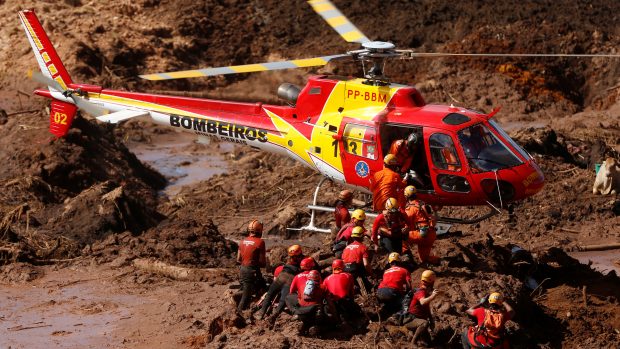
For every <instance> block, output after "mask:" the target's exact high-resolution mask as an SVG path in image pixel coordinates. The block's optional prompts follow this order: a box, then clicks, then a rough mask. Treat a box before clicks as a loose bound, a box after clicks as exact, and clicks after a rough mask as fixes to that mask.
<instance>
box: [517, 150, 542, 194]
mask: <svg viewBox="0 0 620 349" xmlns="http://www.w3.org/2000/svg"><path fill="white" fill-rule="evenodd" d="M524 175H525V176H524V179H523V180H522V181H521V184H522V185H523V189H524V190H523V197H524V198H526V197H530V196H532V195H534V194H536V193H538V192H539V191H541V190H542V188H543V187H544V186H545V175H544V174H543V172H542V170H541V169H540V167H539V166H538V164H537V163H536V162H535V161H534V160H533V159H532V160H530V161H529V163H528V164H527V168H526V173H524Z"/></svg>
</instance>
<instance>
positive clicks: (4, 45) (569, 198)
mask: <svg viewBox="0 0 620 349" xmlns="http://www.w3.org/2000/svg"><path fill="white" fill-rule="evenodd" d="M334 3H335V4H336V5H337V6H338V7H339V8H340V9H341V10H342V11H343V12H344V13H345V14H346V15H347V16H348V17H349V18H350V19H351V20H352V22H354V23H355V24H356V25H357V26H358V27H359V28H360V29H361V30H362V31H363V32H364V33H365V34H367V35H368V36H371V37H372V38H375V39H379V40H394V41H395V42H396V43H397V44H399V45H400V47H412V48H415V49H417V50H419V51H426V52H481V53H485V52H502V53H504V52H516V53H530V52H554V53H559V52H571V53H583V52H589V53H603V52H610V53H614V52H617V50H618V49H617V48H618V47H619V44H620V32H618V28H619V26H618V18H617V13H619V10H620V3H616V2H608V1H602V0H600V1H592V2H588V3H587V4H586V3H581V2H577V3H576V2H569V1H555V2H553V1H549V2H544V3H541V2H539V1H525V2H523V1H504V2H501V3H494V2H482V3H479V2H475V3H473V2H456V3H455V2H450V1H443V0H425V1H421V2H397V3H390V4H386V3H385V2H380V1H378V0H371V1H365V2H355V1H347V0H341V1H334ZM22 8H35V9H36V10H37V14H38V16H39V17H40V19H41V20H42V21H43V22H44V26H45V28H46V30H47V31H48V34H49V35H50V37H51V39H52V41H53V42H54V43H55V44H56V48H57V50H58V53H59V55H60V56H61V57H62V58H63V61H64V63H65V65H66V66H67V68H68V70H69V72H70V73H71V75H72V77H73V78H74V80H76V81H80V82H85V83H92V84H101V85H105V86H106V87H110V88H119V89H129V90H140V91H152V90H178V91H192V92H195V93H201V94H205V95H206V96H211V97H216V98H223V99H234V100H251V101H256V100H261V101H264V102H269V103H280V101H278V100H277V99H276V98H275V91H276V88H277V86H278V85H279V84H280V83H282V82H285V81H286V82H293V83H296V84H300V85H302V84H303V83H304V79H305V77H306V74H305V73H306V72H304V71H302V70H299V71H291V72H271V73H269V72H267V73H257V74H238V75H235V76H223V77H217V78H212V79H189V80H177V81H170V82H157V83H153V82H145V81H142V80H140V79H139V78H137V75H138V74H140V73H145V72H157V71H169V70H182V69H192V68H198V67H207V66H223V65H228V64H248V63H256V62H262V61H267V60H279V59H293V58H306V57H312V56H321V55H327V54H335V53H339V52H345V51H347V50H351V49H355V48H356V47H355V45H349V44H347V43H345V42H344V41H343V40H341V38H339V37H338V35H337V34H336V33H335V32H334V31H333V30H332V29H331V28H329V27H328V26H327V25H325V24H324V23H323V21H322V19H321V18H320V17H319V16H318V15H316V14H315V13H313V11H312V10H311V8H310V6H308V5H307V4H305V3H304V2H299V3H295V4H288V5H286V6H285V5H284V4H283V3H282V2H278V1H249V2H243V1H217V2H206V3H203V2H196V1H185V0H184V1H165V0H139V1H134V2H128V1H122V2H118V3H117V4H116V5H110V4H107V3H97V2H87V1H79V0H78V1H62V2H50V1H45V2H43V1H37V2H35V1H23V2H6V1H1V0H0V16H1V18H3V19H5V21H4V23H5V25H4V26H3V27H2V28H0V86H1V88H0V134H1V135H2V137H0V163H2V166H0V265H2V266H0V289H2V292H3V294H5V295H6V297H3V299H2V300H1V301H0V338H1V339H0V345H2V346H10V347H12V348H41V347H49V344H50V343H51V344H53V346H55V347H59V348H72V347H114V348H170V347H188V348H201V347H218V348H219V347H267V346H269V347H282V348H288V347H317V348H318V347H320V348H323V347H333V348H350V347H381V348H391V347H399V346H406V345H408V338H407V335H406V333H403V331H402V329H400V328H398V327H397V326H393V325H390V324H379V323H378V321H377V320H378V319H377V317H376V314H375V307H374V304H375V303H374V300H372V299H362V298H358V301H359V302H360V303H363V304H364V310H365V312H366V314H367V316H368V317H369V318H370V319H371V320H372V322H368V323H366V324H365V326H364V327H363V329H362V330H361V331H359V332H357V333H353V332H350V331H327V332H326V333H324V334H323V335H322V337H321V338H308V337H300V336H298V335H297V332H296V324H295V322H294V321H291V318H290V316H288V315H283V316H282V317H281V318H280V319H279V320H278V322H277V324H276V328H275V330H271V329H269V327H268V326H266V324H264V323H260V322H258V323H255V322H254V321H253V320H251V319H247V320H246V319H243V318H241V317H239V316H237V315H235V314H234V311H233V309H234V308H233V306H232V305H231V304H230V301H231V300H232V299H233V295H234V293H235V290H234V289H232V288H231V286H232V287H234V285H235V284H236V280H235V279H236V269H235V268H234V264H235V262H234V256H235V253H236V248H237V246H236V244H235V243H234V241H238V240H239V239H240V238H241V237H242V235H243V230H244V226H245V225H246V224H247V221H248V220H249V219H252V218H258V219H261V220H262V221H263V222H265V224H266V234H265V238H266V241H267V243H268V246H269V248H270V249H271V252H270V259H271V262H272V264H276V263H277V262H278V261H281V260H282V257H283V251H284V250H283V247H282V246H285V245H287V244H289V243H293V242H296V243H301V244H303V245H304V247H306V248H307V251H310V252H320V251H326V248H327V246H326V245H325V244H324V242H325V236H324V235H321V234H307V233H305V234H300V233H297V232H292V231H289V230H287V229H286V228H287V227H300V226H302V225H305V224H307V223H308V220H309V214H308V211H307V209H306V205H307V204H308V203H309V201H310V199H311V197H312V194H313V191H314V187H315V185H316V183H318V181H319V179H320V177H319V176H318V175H317V174H316V173H314V172H313V171H311V170H309V169H307V168H306V167H304V166H303V165H301V164H299V163H296V162H294V161H293V160H291V159H288V158H283V157H280V156H276V155H271V154H264V153H259V152H257V151H255V150H252V149H249V148H241V147H235V148H231V147H229V146H228V145H224V144H218V143H210V144H205V142H204V141H203V140H194V139H190V138H187V136H180V137H179V136H178V135H177V134H175V133H174V132H172V131H170V130H167V129H164V128H161V127H155V126H153V125H151V124H150V123H148V122H145V121H141V120H138V121H130V122H127V123H125V124H123V125H119V126H117V127H115V128H113V127H109V126H106V125H100V124H96V123H95V122H93V121H92V120H90V119H88V118H86V117H84V118H78V119H77V120H76V121H75V122H74V125H73V128H72V130H71V132H70V134H69V135H68V136H67V137H66V138H64V139H59V140H55V139H53V138H52V136H51V135H50V134H49V133H48V132H47V122H48V114H47V113H46V111H45V110H44V108H45V103H44V101H42V100H41V99H39V98H35V97H31V96H29V93H30V91H31V90H32V89H33V88H35V87H37V85H36V84H35V83H33V82H32V81H29V80H27V79H26V78H25V73H26V71H27V70H28V69H32V68H36V63H35V59H34V58H33V56H32V53H31V51H30V50H31V49H30V46H29V45H28V43H27V41H26V39H25V36H24V34H23V31H22V29H21V27H20V26H19V22H18V19H17V14H16V13H17V11H18V10H19V9H22ZM307 72H308V73H317V72H318V73H336V74H343V75H348V74H358V73H359V69H358V67H357V66H355V65H353V64H350V63H348V62H339V63H336V64H330V65H328V66H327V67H325V68H320V69H311V70H309V71H307ZM619 72H620V60H614V59H606V58H596V59H564V58H563V59H547V58H544V59H543V58H537V59H521V58H502V59H498V58H493V59H465V58H443V59H426V58H424V59H415V60H412V61H403V62H395V63H394V64H393V65H391V66H389V67H388V69H387V73H388V74H389V75H390V76H392V77H393V79H394V81H395V82H399V83H408V84H412V85H416V86H417V87H418V88H419V89H420V91H421V92H422V93H423V95H424V97H425V99H426V100H427V102H429V103H448V104H449V103H453V104H455V105H459V106H465V107H469V108H473V109H478V110H483V111H490V110H491V109H492V108H494V107H496V106H502V110H501V111H500V113H499V114H498V115H497V118H498V120H499V122H500V123H501V124H502V125H504V126H505V127H506V129H507V130H508V131H509V133H510V134H511V136H513V137H514V139H515V140H517V141H518V142H519V143H520V144H522V145H523V146H524V147H525V148H526V149H527V150H528V151H529V152H530V153H531V154H532V155H533V156H534V157H535V158H536V161H537V163H538V164H540V166H541V168H542V170H543V172H544V173H545V178H546V185H545V189H544V190H543V191H542V192H540V193H539V194H537V195H536V196H534V197H531V198H529V199H526V200H524V201H522V202H519V203H515V204H513V205H511V207H509V210H510V211H511V212H512V214H508V210H505V211H504V213H502V214H501V215H498V216H496V217H493V218H491V219H489V220H487V221H485V222H482V223H479V224H476V225H473V226H466V225H456V226H454V227H453V228H452V229H453V230H454V231H460V232H461V234H462V236H461V237H460V238H458V239H441V240H438V241H437V243H436V247H435V252H436V253H437V254H438V255H439V256H442V259H443V260H442V264H441V265H440V266H438V267H434V270H435V271H436V272H437V273H438V276H439V279H438V284H437V287H438V288H439V289H441V290H442V291H443V295H442V296H441V297H440V298H439V299H438V301H437V302H436V304H433V310H434V313H435V314H436V316H437V328H436V332H435V341H434V343H433V346H434V347H454V348H457V347H459V345H460V343H459V341H460V339H459V335H458V333H457V332H459V331H460V330H462V329H463V328H464V327H465V326H466V325H467V324H469V323H470V322H469V320H468V319H467V317H466V316H465V315H463V310H464V309H466V308H467V307H468V306H470V305H471V304H473V303H475V302H476V301H477V300H478V299H479V298H480V297H482V296H484V295H485V294H486V293H488V292H489V291H491V290H497V291H500V292H502V293H504V295H505V296H506V298H507V299H509V301H510V302H511V304H513V305H514V306H515V309H516V311H517V317H516V318H515V322H514V323H512V324H510V326H509V330H510V331H511V333H512V335H511V338H512V341H513V347H515V348H532V347H540V348H560V347H566V348H613V347H615V346H616V343H618V341H620V315H619V314H620V305H619V302H620V294H619V293H618V290H620V281H619V279H618V277H617V272H616V271H613V270H611V269H612V268H611V267H610V265H612V264H616V263H619V261H618V260H620V257H619V256H618V253H617V250H615V251H610V252H603V253H591V254H585V253H583V252H577V253H575V254H573V256H574V257H575V258H578V259H579V260H580V261H583V262H584V263H587V261H588V260H592V262H593V263H592V265H591V266H589V265H586V264H580V263H579V262H578V261H577V260H575V259H573V258H571V257H569V256H568V255H567V254H565V253H564V252H563V251H564V250H570V249H573V248H575V247H576V246H582V245H591V244H602V243H611V242H618V241H619V240H620V200H619V199H618V197H617V196H595V195H592V194H591V185H592V182H593V180H594V176H595V174H594V165H595V164H596V163H600V162H601V161H602V160H603V158H604V157H605V156H612V157H615V158H620V157H619V153H618V152H620V117H619V115H620V88H618V86H619V85H620V75H619V74H618V73H619ZM136 155H138V157H139V158H140V160H139V159H138V158H137V157H136ZM203 167H204V168H205V169H204V170H202V171H201V170H200V169H201V168H203ZM324 189H325V190H324V192H323V193H322V195H321V197H320V204H326V205H329V204H332V203H333V200H334V198H335V195H336V193H337V192H338V191H339V190H341V187H339V186H337V185H334V184H326V185H325V186H324ZM356 198H357V199H363V197H362V196H361V195H359V194H357V196H356ZM482 211H483V210H482V209H481V208H458V209H457V208H444V209H443V210H442V212H441V213H442V214H445V215H449V214H453V215H465V216H472V215H475V214H479V213H480V212H482ZM330 219H331V217H330V215H328V214H320V215H318V217H317V224H319V225H323V226H328V225H329V222H330ZM489 237H490V239H489ZM491 240H493V243H491ZM515 246H519V247H521V248H523V249H526V250H528V251H530V252H531V254H528V257H527V258H528V259H527V261H528V263H526V264H519V266H515V265H514V263H513V262H514V260H512V259H511V258H513V255H512V253H511V250H512V249H514V248H515ZM137 258H148V259H150V260H158V261H162V262H165V263H167V264H170V265H175V266H183V267H198V268H202V269H210V268H213V270H216V272H215V273H214V274H210V277H209V278H207V279H205V280H201V281H199V282H198V281H196V282H187V281H173V280H170V279H168V278H166V277H162V276H160V275H156V274H150V273H147V272H144V271H141V270H139V269H137V268H135V267H134V266H133V265H132V262H133V261H134V260H135V259H137ZM600 262H602V265H600ZM380 264H381V263H380V260H378V259H377V260H376V261H375V266H376V267H377V268H379V267H380ZM592 268H594V269H595V270H594V269H592ZM222 270H223V271H222ZM420 272H421V270H420V269H417V270H416V271H415V272H414V275H413V277H414V278H418V277H419V273H420ZM536 285H540V287H538V288H536ZM534 288H536V289H534Z"/></svg>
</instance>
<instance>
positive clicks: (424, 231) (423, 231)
mask: <svg viewBox="0 0 620 349" xmlns="http://www.w3.org/2000/svg"><path fill="white" fill-rule="evenodd" d="M426 235H428V227H426V226H424V227H420V237H423V238H425V237H426Z"/></svg>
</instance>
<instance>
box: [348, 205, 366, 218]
mask: <svg viewBox="0 0 620 349" xmlns="http://www.w3.org/2000/svg"><path fill="white" fill-rule="evenodd" d="M351 218H355V219H357V220H358V221H364V220H366V212H364V210H362V209H360V208H358V209H357V210H355V211H353V213H352V214H351Z"/></svg>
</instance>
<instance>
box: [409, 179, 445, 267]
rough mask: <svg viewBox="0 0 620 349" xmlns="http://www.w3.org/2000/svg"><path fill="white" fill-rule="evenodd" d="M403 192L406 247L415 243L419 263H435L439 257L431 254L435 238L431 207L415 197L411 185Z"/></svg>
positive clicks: (415, 192) (415, 193)
mask: <svg viewBox="0 0 620 349" xmlns="http://www.w3.org/2000/svg"><path fill="white" fill-rule="evenodd" d="M404 194H405V198H406V199H407V203H406V204H405V216H406V219H407V226H408V227H409V229H410V230H409V232H408V236H407V240H406V245H407V248H409V249H411V248H412V247H413V245H417V246H418V256H419V257H420V262H421V263H430V264H437V263H439V257H437V256H434V255H431V250H432V249H433V244H434V243H435V240H436V239H437V229H436V227H435V224H436V220H435V217H434V216H433V209H432V208H431V206H430V205H426V204H425V203H424V202H423V201H421V200H418V199H417V190H416V188H415V187H414V186H413V185H410V186H408V187H406V188H405V191H404Z"/></svg>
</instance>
